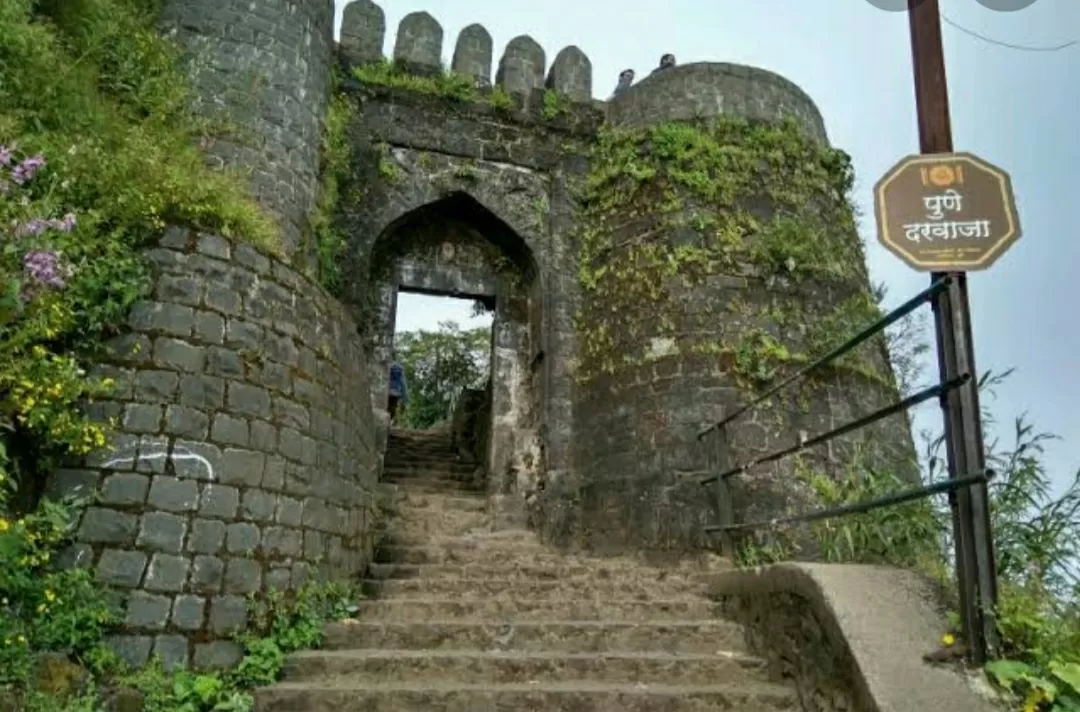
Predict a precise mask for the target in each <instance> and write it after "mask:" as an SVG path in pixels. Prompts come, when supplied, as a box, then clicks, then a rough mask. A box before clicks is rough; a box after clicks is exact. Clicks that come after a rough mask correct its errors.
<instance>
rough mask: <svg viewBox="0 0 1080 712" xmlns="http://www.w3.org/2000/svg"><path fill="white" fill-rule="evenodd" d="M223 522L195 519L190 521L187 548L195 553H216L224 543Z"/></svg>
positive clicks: (224, 525) (224, 527)
mask: <svg viewBox="0 0 1080 712" xmlns="http://www.w3.org/2000/svg"><path fill="white" fill-rule="evenodd" d="M225 529H226V524H225V522H219V521H215V520H211V519H196V520H195V521H193V522H192V523H191V536H190V537H188V541H187V550H188V551H190V552H193V553H197V554H216V553H218V552H219V551H221V547H222V546H223V545H224V544H225Z"/></svg>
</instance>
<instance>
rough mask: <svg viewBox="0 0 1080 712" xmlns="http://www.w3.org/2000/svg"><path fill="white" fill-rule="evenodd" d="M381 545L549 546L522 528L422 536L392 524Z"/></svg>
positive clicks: (540, 547)
mask: <svg viewBox="0 0 1080 712" xmlns="http://www.w3.org/2000/svg"><path fill="white" fill-rule="evenodd" d="M380 543H381V544H382V545H383V546H420V547H425V546H435V547H451V548H456V547H496V546H520V547H532V548H537V549H541V550H543V551H551V549H550V548H548V547H546V546H544V545H543V544H541V543H540V540H539V539H538V538H537V536H536V534H535V533H534V532H531V531H527V530H524V529H499V530H494V531H483V532H478V533H475V534H466V535H462V534H448V535H438V534H429V535H425V536H423V537H422V538H417V537H411V536H407V535H405V534H404V533H403V532H402V531H401V530H400V529H399V528H398V527H394V526H392V527H391V529H390V531H388V532H387V533H386V536H385V537H384V538H383V540H382V541H381V542H380Z"/></svg>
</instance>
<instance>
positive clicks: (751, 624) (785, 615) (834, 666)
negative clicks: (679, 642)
mask: <svg viewBox="0 0 1080 712" xmlns="http://www.w3.org/2000/svg"><path fill="white" fill-rule="evenodd" d="M720 602H721V606H722V609H723V612H724V615H725V616H727V617H729V618H731V620H734V621H738V622H739V623H742V624H743V626H744V627H745V630H746V643H747V647H748V648H749V649H750V652H751V653H753V654H754V655H759V656H761V657H762V658H764V659H765V661H766V663H767V664H768V666H769V667H768V669H769V677H770V678H771V679H773V680H775V681H777V682H780V683H783V684H786V685H792V686H793V687H794V688H795V690H796V693H797V694H798V696H799V708H800V709H801V710H803V712H864V711H865V712H870V710H874V709H876V706H875V705H874V704H873V700H871V699H868V697H869V696H868V695H867V694H866V690H865V688H864V685H863V684H862V680H860V679H857V677H856V676H855V675H854V674H853V672H854V671H856V670H858V666H857V665H856V664H855V661H854V659H853V658H852V655H851V650H850V649H849V648H848V645H847V641H845V640H844V638H843V635H842V634H841V633H839V632H838V631H837V630H836V626H835V624H833V622H832V620H831V619H830V617H829V615H828V613H827V612H823V611H822V610H821V608H822V607H821V602H820V601H819V600H814V599H808V598H805V597H804V596H801V595H799V594H798V593H795V592H790V591H771V592H767V593H766V592H758V593H757V595H754V596H725V597H720Z"/></svg>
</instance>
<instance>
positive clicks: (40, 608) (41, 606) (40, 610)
mask: <svg viewBox="0 0 1080 712" xmlns="http://www.w3.org/2000/svg"><path fill="white" fill-rule="evenodd" d="M45 610H46V608H45V604H44V603H39V604H38V607H37V612H38V613H44V612H45Z"/></svg>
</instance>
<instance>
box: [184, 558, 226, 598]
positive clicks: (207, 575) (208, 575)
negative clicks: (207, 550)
mask: <svg viewBox="0 0 1080 712" xmlns="http://www.w3.org/2000/svg"><path fill="white" fill-rule="evenodd" d="M224 577H225V562H224V561H222V560H221V559H219V558H217V557H216V556H196V557H195V560H194V561H193V562H192V564H191V582H190V589H191V592H192V593H202V594H213V593H219V592H220V591H221V586H222V582H223V581H224Z"/></svg>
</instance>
